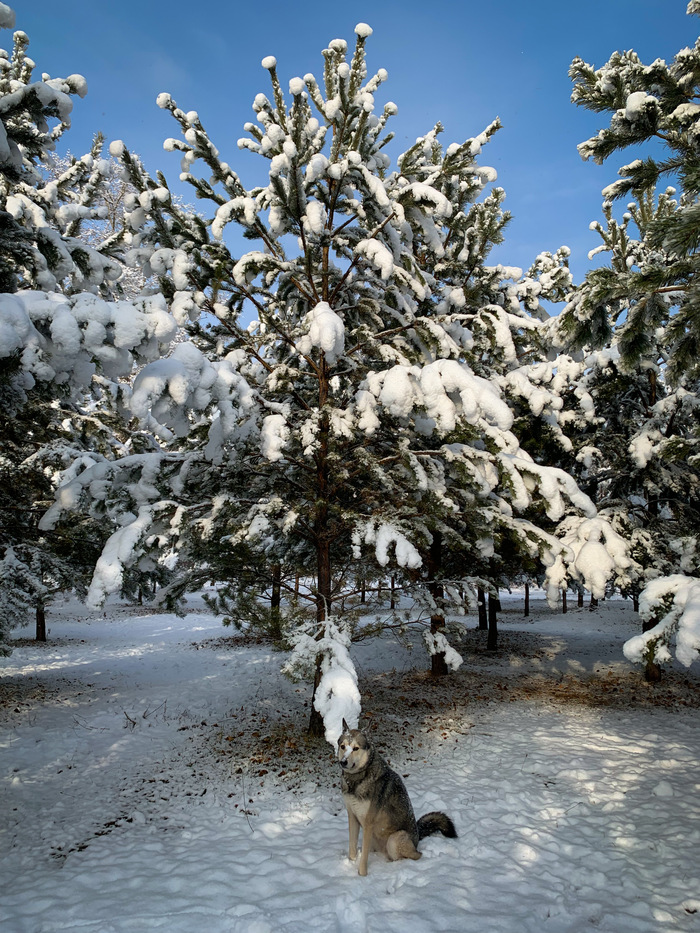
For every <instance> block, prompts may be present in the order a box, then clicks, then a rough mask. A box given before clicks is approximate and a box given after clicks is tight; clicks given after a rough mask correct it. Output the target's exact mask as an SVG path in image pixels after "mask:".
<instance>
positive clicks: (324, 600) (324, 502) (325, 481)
mask: <svg viewBox="0 0 700 933" xmlns="http://www.w3.org/2000/svg"><path fill="white" fill-rule="evenodd" d="M318 395H319V399H318V400H319V409H320V411H321V418H320V420H319V431H318V439H319V444H318V453H317V455H316V493H317V499H316V515H315V519H314V538H315V543H316V622H317V624H318V632H319V637H321V636H322V634H323V631H324V629H325V622H326V619H327V618H328V616H329V615H330V613H331V602H332V575H331V543H330V534H329V527H328V523H329V519H328V497H329V490H330V483H329V466H328V455H329V437H330V425H329V419H328V414H327V413H326V412H325V411H324V407H325V405H326V404H327V402H328V395H329V374H328V364H327V363H326V360H325V357H324V356H322V357H321V368H320V373H319V391H318ZM322 661H323V657H322V655H321V654H320V653H319V655H318V657H317V658H316V670H315V672H314V690H313V695H312V697H311V713H310V716H309V732H310V734H311V735H315V736H322V735H323V734H324V731H325V730H324V728H323V716H322V715H321V714H320V713H319V711H318V710H317V709H316V704H315V700H316V691H317V690H318V687H319V684H320V683H321V664H322Z"/></svg>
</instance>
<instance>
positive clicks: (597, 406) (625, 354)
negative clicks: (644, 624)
mask: <svg viewBox="0 0 700 933" xmlns="http://www.w3.org/2000/svg"><path fill="white" fill-rule="evenodd" d="M674 195H675V190H674V189H672V188H671V189H667V190H666V191H665V192H663V193H662V194H661V195H659V196H658V197H656V195H655V192H654V190H653V189H649V190H647V191H646V192H643V194H642V195H641V196H640V198H639V200H638V201H633V202H630V203H629V204H628V205H627V211H626V212H625V214H624V216H623V218H622V221H621V222H618V221H617V220H616V219H615V218H614V217H613V214H612V204H611V203H610V202H609V201H608V202H606V203H605V204H604V216H605V227H604V226H603V225H602V224H600V223H595V224H592V227H593V228H594V229H595V230H596V231H597V232H598V233H599V234H600V236H601V238H602V240H603V243H602V245H601V246H600V247H598V248H597V249H594V250H592V252H591V256H593V255H594V254H597V253H600V252H605V253H608V254H609V265H605V266H602V267H600V268H597V269H593V270H591V271H590V272H589V273H588V275H587V277H586V280H585V282H584V283H583V285H582V286H581V288H580V289H579V290H578V292H577V293H576V295H575V296H574V298H573V300H572V301H571V303H570V304H569V305H568V306H567V308H566V309H565V311H564V312H563V313H562V315H561V316H560V318H559V319H558V320H557V321H556V325H555V330H556V331H557V332H558V333H557V336H556V337H555V342H561V341H562V339H563V341H564V342H565V343H568V345H569V346H572V345H573V346H574V347H576V348H577V349H583V350H584V354H583V359H582V362H581V377H580V379H579V380H578V389H579V391H580V392H584V393H586V394H587V395H588V396H589V397H590V400H591V405H592V406H593V410H592V412H591V414H592V416H591V417H589V418H588V419H581V418H578V419H575V420H574V421H573V422H572V425H571V427H572V428H573V430H572V431H571V436H572V438H573V439H574V444H575V452H576V455H577V458H578V464H579V466H578V470H576V468H574V470H573V471H574V472H576V473H577V476H578V478H579V483H580V484H581V485H582V486H583V487H584V488H587V489H588V491H589V493H590V495H591V497H592V498H593V499H594V501H595V502H596V504H597V505H598V508H599V509H601V510H602V511H603V512H604V513H605V514H606V515H607V516H608V517H609V518H610V520H611V522H612V524H613V525H614V527H615V528H617V529H618V530H619V531H620V533H621V534H623V535H624V536H625V537H627V538H628V539H629V540H630V542H631V553H632V555H633V556H634V558H635V560H636V563H637V568H636V573H634V574H633V575H632V589H631V594H632V595H633V596H634V597H635V599H636V598H638V596H639V592H640V591H641V589H642V588H643V587H644V585H645V583H646V582H647V581H648V580H650V579H653V578H654V577H656V576H658V575H659V574H663V573H675V572H679V571H684V572H690V573H696V572H697V570H698V556H699V555H698V551H697V527H698V522H699V521H700V492H699V490H700V473H699V470H698V464H697V458H696V456H695V453H696V448H697V430H698V413H699V411H700V399H698V395H697V391H694V386H695V383H694V382H693V380H691V379H688V378H683V379H682V380H680V381H677V382H670V381H669V379H668V369H667V366H666V363H667V361H668V359H669V358H670V356H671V355H672V352H673V344H674V337H673V333H672V331H670V329H669V327H668V326H665V321H664V318H666V323H667V317H668V312H666V313H665V314H664V315H662V316H661V317H660V318H659V319H658V320H657V321H656V323H655V326H653V327H648V329H647V327H646V326H640V324H641V321H640V318H639V317H636V316H635V315H633V314H632V315H630V314H629V313H628V312H629V308H630V305H632V304H633V303H634V297H633V293H630V292H626V291H625V289H624V283H625V281H626V280H627V278H628V276H629V275H630V271H631V270H632V272H633V273H634V272H639V273H640V274H642V275H644V274H646V273H647V272H648V271H650V270H651V272H652V273H653V271H654V270H658V269H659V268H663V267H667V266H669V265H671V264H672V263H673V262H674V259H673V257H669V256H668V255H667V254H666V253H665V252H664V251H663V250H660V249H658V247H657V246H656V245H655V243H654V234H653V231H654V230H655V229H656V225H657V223H658V222H659V220H663V219H665V218H666V217H668V216H670V215H673V214H674V213H676V212H677V211H678V210H679V209H680V208H679V205H678V201H677V200H676V199H675V198H674ZM620 283H623V284H622V285H620ZM671 301H672V299H671V298H666V299H665V302H666V303H667V304H668V303H670V302H671ZM647 324H648V322H647Z"/></svg>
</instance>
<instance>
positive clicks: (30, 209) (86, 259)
mask: <svg viewBox="0 0 700 933" xmlns="http://www.w3.org/2000/svg"><path fill="white" fill-rule="evenodd" d="M6 21H7V22H11V21H12V19H11V18H8V19H7V20H6ZM28 45H29V39H28V37H27V34H26V33H24V32H21V31H19V30H18V31H16V32H15V33H14V44H13V49H12V52H11V53H8V52H7V51H5V50H0V291H2V292H13V291H16V290H17V289H18V288H38V289H42V290H44V291H52V290H53V289H55V288H56V287H57V286H60V285H62V284H63V283H65V284H66V285H67V286H68V287H72V288H74V289H76V288H77V289H78V290H97V289H100V288H102V289H106V290H107V291H109V283H110V282H111V281H113V280H114V279H115V278H117V277H118V276H119V274H120V271H121V269H120V267H119V265H118V264H117V263H115V262H114V261H113V260H112V259H110V257H109V256H108V255H107V254H106V253H105V252H102V251H100V250H98V249H94V248H92V247H90V246H88V244H86V243H85V242H82V241H81V240H79V239H77V238H75V237H73V236H72V235H71V231H70V227H71V225H75V224H76V223H77V222H79V221H80V220H81V219H83V218H86V217H89V216H91V210H92V205H93V203H94V198H95V196H96V193H97V192H98V191H99V189H100V187H101V186H102V184H103V175H104V173H105V172H106V171H107V169H108V166H109V163H108V160H104V159H100V158H99V148H101V147H99V146H98V147H93V151H92V152H91V153H89V154H87V155H85V156H83V157H82V158H81V159H78V160H75V161H74V163H73V164H72V165H71V167H70V168H69V170H67V171H66V172H65V173H63V174H62V175H61V177H59V178H57V179H55V180H50V181H48V180H47V179H46V178H45V177H44V176H43V174H42V172H41V163H42V160H44V159H45V158H46V157H47V156H48V155H49V153H51V152H53V150H54V148H55V145H56V142H57V140H58V139H60V138H61V136H62V135H63V133H64V132H65V131H66V130H67V129H68V128H69V126H70V112H71V110H72V108H73V101H72V100H71V96H72V95H78V96H80V97H83V96H84V95H85V93H86V92H87V85H86V82H85V79H84V78H83V77H82V75H77V74H76V75H70V76H69V77H67V78H51V77H50V76H49V75H47V74H44V75H42V78H41V80H40V81H35V80H33V72H34V68H35V64H34V62H33V61H32V60H31V58H29V56H28V55H27V46H28ZM50 121H57V122H55V123H54V125H53V127H51V126H50Z"/></svg>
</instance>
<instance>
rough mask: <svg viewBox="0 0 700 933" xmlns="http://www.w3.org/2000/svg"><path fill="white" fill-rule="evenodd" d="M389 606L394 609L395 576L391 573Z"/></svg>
mask: <svg viewBox="0 0 700 933" xmlns="http://www.w3.org/2000/svg"><path fill="white" fill-rule="evenodd" d="M389 606H390V608H391V609H396V578H395V577H394V575H393V574H392V576H391V602H390V603H389Z"/></svg>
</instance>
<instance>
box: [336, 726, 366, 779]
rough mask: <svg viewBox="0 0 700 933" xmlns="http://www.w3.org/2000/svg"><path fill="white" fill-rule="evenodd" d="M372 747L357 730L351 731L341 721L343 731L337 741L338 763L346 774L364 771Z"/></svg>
mask: <svg viewBox="0 0 700 933" xmlns="http://www.w3.org/2000/svg"><path fill="white" fill-rule="evenodd" d="M371 750H372V746H371V745H370V742H369V739H368V738H367V736H366V735H365V734H364V732H360V730H359V729H351V728H350V727H349V726H348V724H347V723H346V722H345V720H343V731H342V734H341V736H340V738H339V739H338V761H339V762H340V767H341V768H342V769H343V771H344V772H345V773H346V774H355V773H356V772H358V771H364V769H365V768H366V767H367V765H368V764H369V760H370V756H371Z"/></svg>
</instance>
